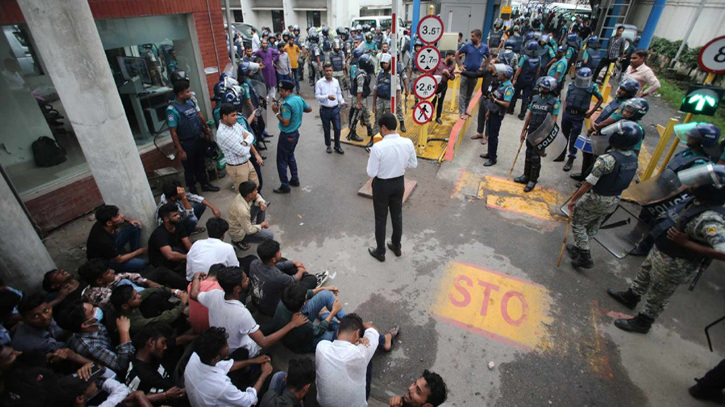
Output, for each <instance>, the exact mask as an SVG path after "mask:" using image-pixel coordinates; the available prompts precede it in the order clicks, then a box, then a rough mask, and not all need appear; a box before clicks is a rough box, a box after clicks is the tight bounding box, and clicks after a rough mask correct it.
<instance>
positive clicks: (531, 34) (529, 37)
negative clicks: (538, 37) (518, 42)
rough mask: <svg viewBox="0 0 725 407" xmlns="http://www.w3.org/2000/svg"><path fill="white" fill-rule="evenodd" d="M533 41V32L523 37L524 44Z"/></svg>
mask: <svg viewBox="0 0 725 407" xmlns="http://www.w3.org/2000/svg"><path fill="white" fill-rule="evenodd" d="M533 39H534V32H533V31H529V32H527V33H526V35H525V36H524V44H528V43H529V41H531V40H533Z"/></svg>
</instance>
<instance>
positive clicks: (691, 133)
mask: <svg viewBox="0 0 725 407" xmlns="http://www.w3.org/2000/svg"><path fill="white" fill-rule="evenodd" d="M674 131H675V134H676V135H677V137H678V138H679V139H680V140H681V141H682V142H683V143H686V144H687V145H690V141H689V140H696V141H697V145H699V146H702V147H709V146H712V145H715V144H717V142H718V140H720V129H719V128H718V127H717V126H715V125H714V124H710V123H698V122H692V123H683V124H678V125H676V126H675V127H674Z"/></svg>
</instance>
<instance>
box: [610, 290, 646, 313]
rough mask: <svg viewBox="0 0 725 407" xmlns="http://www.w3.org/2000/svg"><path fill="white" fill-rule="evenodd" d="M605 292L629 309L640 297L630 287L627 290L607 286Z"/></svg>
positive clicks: (632, 307)
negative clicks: (616, 289) (617, 289)
mask: <svg viewBox="0 0 725 407" xmlns="http://www.w3.org/2000/svg"><path fill="white" fill-rule="evenodd" d="M607 294H609V296H610V297H612V298H614V299H615V300H617V302H618V303H620V304H622V305H624V306H625V307H627V308H629V309H634V308H635V307H636V306H637V304H639V300H640V298H641V297H640V296H639V295H638V294H637V293H635V292H634V291H632V289H631V288H629V289H627V291H614V290H612V289H611V288H609V289H607Z"/></svg>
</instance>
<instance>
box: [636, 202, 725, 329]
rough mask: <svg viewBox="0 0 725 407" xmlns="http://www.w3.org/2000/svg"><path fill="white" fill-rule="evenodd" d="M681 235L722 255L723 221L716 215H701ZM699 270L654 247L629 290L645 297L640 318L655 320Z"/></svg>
mask: <svg viewBox="0 0 725 407" xmlns="http://www.w3.org/2000/svg"><path fill="white" fill-rule="evenodd" d="M684 232H685V233H687V234H688V235H689V237H690V239H692V240H695V241H696V242H698V243H701V244H704V245H706V246H710V247H712V248H714V249H715V250H717V251H719V252H725V218H724V217H723V216H722V215H720V214H719V213H716V212H713V211H707V212H703V213H701V214H700V215H699V216H697V217H695V218H694V219H692V220H691V221H690V222H688V223H687V225H685V230H684ZM699 267H700V263H699V262H694V261H692V260H687V259H683V258H678V257H670V256H668V255H667V254H665V253H662V252H661V251H660V250H659V249H657V247H653V248H652V250H651V251H650V253H649V255H648V256H647V258H645V260H644V262H643V263H642V266H640V268H639V271H638V272H637V276H636V277H635V278H634V281H632V285H631V286H630V290H632V291H633V292H634V293H636V294H637V295H639V296H645V295H646V297H645V303H644V307H643V308H642V314H644V315H646V316H648V317H649V318H652V319H656V318H657V317H658V316H659V315H660V314H661V313H662V311H664V309H665V307H666V306H667V303H668V301H669V299H670V297H672V294H674V293H675V290H676V289H677V287H678V286H679V285H680V284H684V283H686V282H688V281H690V279H691V278H692V276H694V275H695V273H697V270H698V269H699Z"/></svg>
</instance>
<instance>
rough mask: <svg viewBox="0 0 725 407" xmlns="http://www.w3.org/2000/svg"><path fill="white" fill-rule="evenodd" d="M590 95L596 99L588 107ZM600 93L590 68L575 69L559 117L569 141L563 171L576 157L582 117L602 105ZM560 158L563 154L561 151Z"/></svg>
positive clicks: (587, 116)
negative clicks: (593, 103) (567, 156)
mask: <svg viewBox="0 0 725 407" xmlns="http://www.w3.org/2000/svg"><path fill="white" fill-rule="evenodd" d="M592 96H594V97H595V98H596V99H597V103H596V104H595V105H594V107H592V108H590V105H591V100H592ZM603 100H604V98H602V94H601V93H599V87H597V85H596V84H595V83H593V81H592V70H591V69H589V68H586V67H584V68H579V69H578V70H577V71H576V79H574V81H573V82H571V83H569V89H568V90H567V92H566V105H564V115H563V116H562V118H561V131H562V132H563V133H564V136H565V137H566V139H567V140H568V141H569V158H567V160H566V163H565V164H564V171H569V170H571V167H572V165H573V164H574V160H575V159H576V146H575V143H576V139H577V137H579V134H580V133H581V131H582V126H583V125H584V119H585V118H587V119H588V118H589V117H591V116H592V113H594V112H596V111H597V109H599V106H601V105H602V101H603ZM561 154H562V156H561V159H562V160H563V159H564V157H563V156H564V154H566V152H565V151H564V152H562V153H561Z"/></svg>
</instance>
